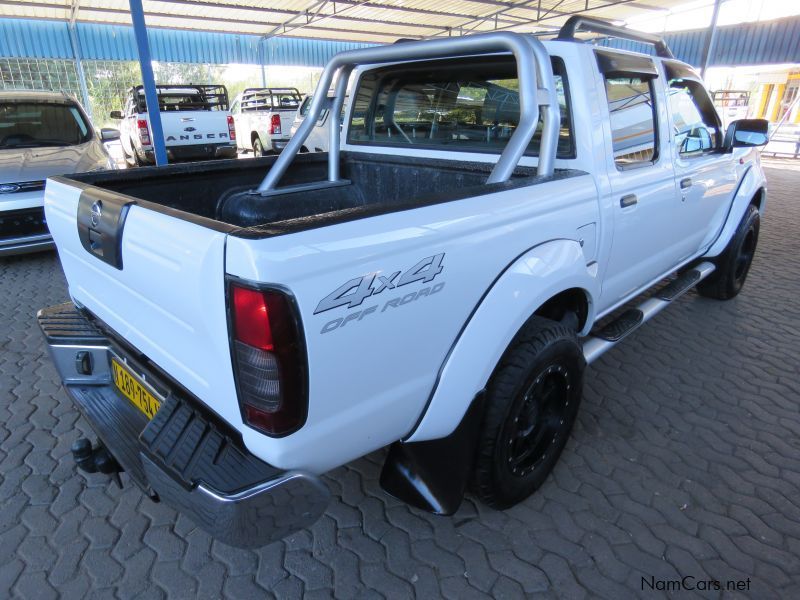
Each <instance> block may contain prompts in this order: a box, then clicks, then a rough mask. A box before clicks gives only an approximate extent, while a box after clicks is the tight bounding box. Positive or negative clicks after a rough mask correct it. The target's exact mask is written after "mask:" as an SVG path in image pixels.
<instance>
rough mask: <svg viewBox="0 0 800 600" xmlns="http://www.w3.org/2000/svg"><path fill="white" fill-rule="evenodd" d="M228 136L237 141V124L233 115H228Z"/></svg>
mask: <svg viewBox="0 0 800 600" xmlns="http://www.w3.org/2000/svg"><path fill="white" fill-rule="evenodd" d="M228 138H229V139H230V140H231V141H234V142H235V141H236V125H234V123H233V117H232V116H230V115H228Z"/></svg>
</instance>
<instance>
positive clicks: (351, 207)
mask: <svg viewBox="0 0 800 600" xmlns="http://www.w3.org/2000/svg"><path fill="white" fill-rule="evenodd" d="M327 158H328V155H327V153H314V154H301V155H299V156H298V157H297V158H296V159H295V161H294V163H293V165H292V167H291V168H290V169H289V171H288V172H287V173H286V175H285V176H284V178H283V180H282V182H281V187H289V186H296V185H299V184H308V183H313V182H320V181H322V182H324V181H325V179H326V175H327ZM275 160H276V157H264V158H258V159H252V160H224V161H218V162H215V163H189V164H177V165H169V166H167V167H158V168H156V167H148V168H140V169H135V170H125V171H105V172H95V173H82V174H79V175H72V176H69V177H63V178H58V179H61V180H64V181H67V182H68V183H73V184H74V183H75V182H77V183H78V184H79V185H80V186H81V187H83V189H84V192H83V193H84V194H89V195H91V194H92V189H93V188H100V189H102V190H108V191H113V192H118V193H119V194H122V195H125V196H127V197H129V198H130V203H135V204H138V205H141V206H143V207H145V208H148V209H151V210H155V211H158V212H163V213H167V214H170V215H172V216H175V217H178V218H182V219H184V220H188V221H192V222H195V223H198V224H200V225H203V226H206V227H210V228H212V229H215V230H218V231H223V232H225V233H230V234H232V235H235V236H237V237H245V238H266V237H273V236H278V235H286V234H289V233H296V232H299V231H305V230H308V229H315V228H318V227H325V226H328V225H334V224H338V223H343V222H347V221H353V220H356V219H363V218H367V217H373V216H378V215H382V214H388V213H392V212H399V211H404V210H411V209H415V208H420V207H424V206H430V205H434V204H440V203H444V202H451V201H454V200H463V199H466V198H470V197H477V196H482V195H487V194H492V193H497V192H501V191H505V190H510V189H515V188H519V187H530V186H534V185H538V184H541V183H545V182H547V181H553V180H558V179H565V178H571V177H577V176H580V175H585V173H584V172H583V171H577V170H557V171H556V172H555V173H554V174H553V175H552V176H550V177H538V176H537V175H536V169H535V168H532V167H517V169H516V170H515V171H514V174H513V176H512V177H511V179H510V180H509V181H506V182H503V183H492V184H486V183H485V182H486V178H487V177H488V176H489V173H490V172H491V169H492V167H493V164H491V163H480V162H473V161H456V160H442V159H430V158H417V157H408V156H387V155H376V154H369V153H360V152H342V153H341V173H342V176H343V178H344V179H346V180H348V182H349V183H348V184H347V185H338V186H331V187H323V188H321V189H315V190H313V191H306V192H294V193H283V194H280V193H279V194H273V195H270V196H261V195H258V194H247V193H243V192H246V191H248V190H252V189H254V188H256V187H257V186H258V184H259V183H260V182H261V180H262V179H263V177H264V174H265V173H266V171H267V170H268V169H269V167H270V166H271V165H272V163H273V162H274V161H275Z"/></svg>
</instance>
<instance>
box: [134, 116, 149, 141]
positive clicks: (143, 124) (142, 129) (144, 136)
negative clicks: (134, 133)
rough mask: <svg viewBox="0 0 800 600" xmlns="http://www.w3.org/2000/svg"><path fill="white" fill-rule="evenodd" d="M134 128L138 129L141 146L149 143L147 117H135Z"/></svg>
mask: <svg viewBox="0 0 800 600" xmlns="http://www.w3.org/2000/svg"><path fill="white" fill-rule="evenodd" d="M136 128H137V129H138V130H139V141H140V142H142V146H149V145H150V130H149V129H148V128H147V119H137V121H136Z"/></svg>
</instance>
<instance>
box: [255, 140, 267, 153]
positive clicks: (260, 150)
mask: <svg viewBox="0 0 800 600" xmlns="http://www.w3.org/2000/svg"><path fill="white" fill-rule="evenodd" d="M253 154H255V155H256V156H264V155H265V154H266V153H265V152H264V146H263V145H262V144H261V138H258V137H257V138H255V139H254V140H253Z"/></svg>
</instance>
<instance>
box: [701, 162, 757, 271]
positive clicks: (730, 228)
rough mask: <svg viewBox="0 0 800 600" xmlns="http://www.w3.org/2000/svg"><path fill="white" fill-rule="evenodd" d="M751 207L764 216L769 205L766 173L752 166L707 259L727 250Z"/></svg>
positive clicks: (734, 197) (745, 175)
mask: <svg viewBox="0 0 800 600" xmlns="http://www.w3.org/2000/svg"><path fill="white" fill-rule="evenodd" d="M751 205H752V206H755V207H756V208H757V209H758V212H759V213H760V214H761V215H762V216H763V214H764V210H765V209H766V205H767V180H766V177H765V176H764V171H763V170H762V169H761V168H760V167H759V166H758V165H756V166H751V167H750V168H749V169H748V170H747V172H746V173H745V174H744V175H743V176H742V180H741V182H740V183H739V187H738V188H737V190H736V193H735V194H734V196H733V200H732V201H731V205H730V209H729V210H728V215H727V216H726V218H725V222H724V224H723V225H722V229H721V230H720V232H719V235H718V236H717V238H716V239H715V240H714V242H713V243H712V244H711V246H710V247H709V249H708V250H707V251H706V253H705V254H704V256H705V257H708V258H714V257H717V256H719V255H720V254H721V253H722V251H723V250H725V247H726V246H727V245H728V242H729V241H730V239H731V237H732V236H733V234H734V233H735V232H736V228H737V227H738V226H739V222H740V221H741V220H742V217H743V216H744V213H745V211H746V210H747V208H748V207H749V206H751Z"/></svg>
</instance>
